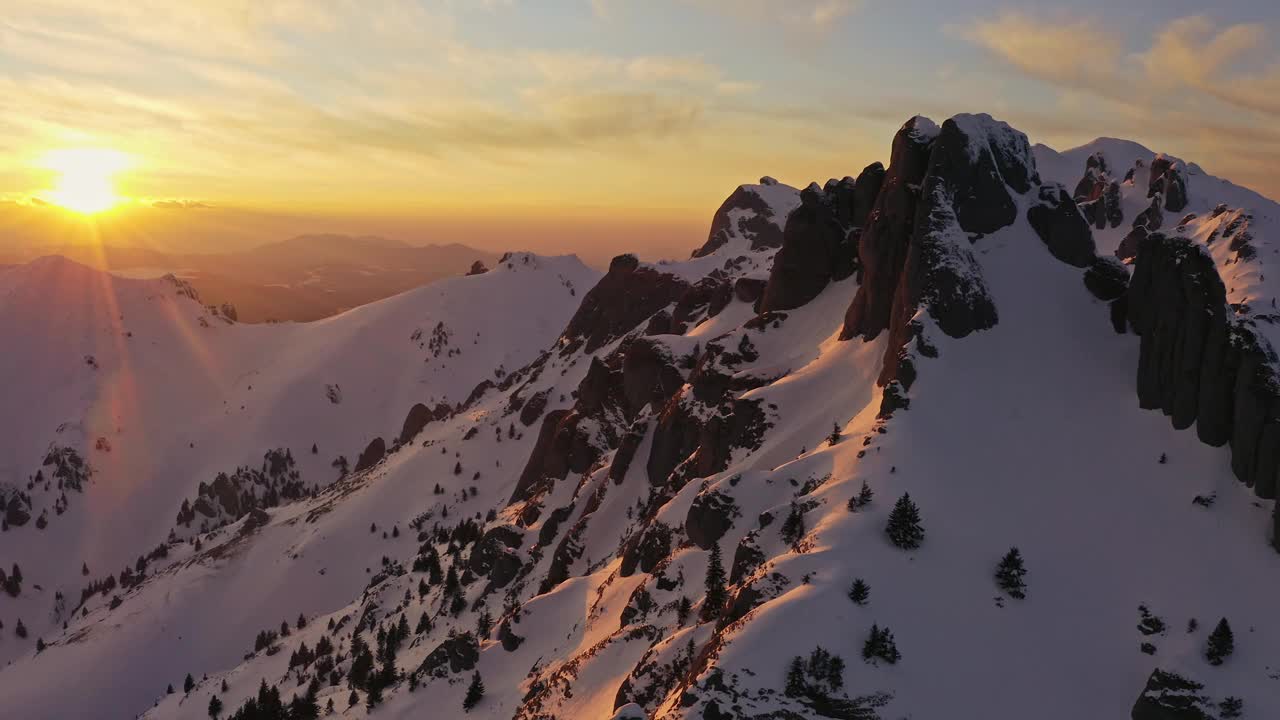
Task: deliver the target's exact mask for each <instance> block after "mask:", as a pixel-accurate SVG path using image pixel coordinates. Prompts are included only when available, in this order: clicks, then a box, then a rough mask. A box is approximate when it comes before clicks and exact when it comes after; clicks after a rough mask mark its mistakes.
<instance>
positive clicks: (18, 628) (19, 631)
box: [13, 618, 27, 640]
mask: <svg viewBox="0 0 1280 720" xmlns="http://www.w3.org/2000/svg"><path fill="white" fill-rule="evenodd" d="M13 634H14V635H17V636H18V637H20V638H22V639H23V640H26V639H27V626H26V625H23V624H22V618H18V624H17V625H15V626H14V627H13Z"/></svg>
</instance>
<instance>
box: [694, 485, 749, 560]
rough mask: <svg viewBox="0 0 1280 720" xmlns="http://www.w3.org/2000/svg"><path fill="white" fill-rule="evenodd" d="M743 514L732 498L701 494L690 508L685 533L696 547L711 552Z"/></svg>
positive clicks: (717, 492) (715, 492)
mask: <svg viewBox="0 0 1280 720" xmlns="http://www.w3.org/2000/svg"><path fill="white" fill-rule="evenodd" d="M741 514H742V513H741V511H740V510H739V509H738V505H737V503H735V502H734V501H733V498H732V497H730V496H728V495H726V494H724V493H722V492H719V491H718V490H710V491H707V492H704V493H701V494H699V495H698V497H696V498H694V500H693V504H692V505H690V506H689V512H688V514H687V515H686V517H685V521H684V532H685V534H686V535H688V536H689V541H690V542H692V543H693V544H694V545H697V546H698V547H700V548H702V549H703V550H710V549H711V546H713V545H715V544H716V543H718V542H720V538H722V537H724V534H725V533H726V532H728V531H729V528H731V527H733V520H734V518H736V517H738V516H739V515H741Z"/></svg>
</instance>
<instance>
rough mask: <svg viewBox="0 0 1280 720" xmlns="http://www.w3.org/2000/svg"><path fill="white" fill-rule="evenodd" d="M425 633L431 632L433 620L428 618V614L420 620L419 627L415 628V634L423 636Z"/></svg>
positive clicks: (423, 614)
mask: <svg viewBox="0 0 1280 720" xmlns="http://www.w3.org/2000/svg"><path fill="white" fill-rule="evenodd" d="M424 632H431V620H429V619H428V618H427V614H426V613H425V612H424V613H422V616H421V617H419V618H418V627H416V628H414V630H413V634H414V635H421V634H422V633H424Z"/></svg>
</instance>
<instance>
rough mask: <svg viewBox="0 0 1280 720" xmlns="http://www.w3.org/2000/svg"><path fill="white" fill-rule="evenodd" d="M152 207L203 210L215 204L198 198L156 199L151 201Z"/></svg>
mask: <svg viewBox="0 0 1280 720" xmlns="http://www.w3.org/2000/svg"><path fill="white" fill-rule="evenodd" d="M151 207H153V208H157V209H160V210H203V209H206V208H211V207H213V206H212V205H209V204H208V203H202V202H199V201H197V200H156V201H154V202H152V203H151Z"/></svg>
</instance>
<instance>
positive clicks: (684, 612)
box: [676, 595, 693, 627]
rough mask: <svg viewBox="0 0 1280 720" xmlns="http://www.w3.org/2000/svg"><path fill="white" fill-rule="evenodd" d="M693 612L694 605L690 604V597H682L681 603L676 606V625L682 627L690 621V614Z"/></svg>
mask: <svg viewBox="0 0 1280 720" xmlns="http://www.w3.org/2000/svg"><path fill="white" fill-rule="evenodd" d="M692 610H693V603H691V602H689V596H688V595H681V596H680V603H679V604H678V605H676V623H677V624H678V625H680V626H681V627H683V626H684V624H685V623H686V622H688V621H689V613H690V612H691V611H692Z"/></svg>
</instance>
